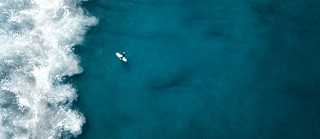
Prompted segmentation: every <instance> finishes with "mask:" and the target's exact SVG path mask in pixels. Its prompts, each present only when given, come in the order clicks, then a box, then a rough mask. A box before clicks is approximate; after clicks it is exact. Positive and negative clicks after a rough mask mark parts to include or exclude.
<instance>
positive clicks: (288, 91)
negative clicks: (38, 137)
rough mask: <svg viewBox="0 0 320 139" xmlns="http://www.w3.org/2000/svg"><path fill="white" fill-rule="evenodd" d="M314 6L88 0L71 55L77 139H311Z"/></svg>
mask: <svg viewBox="0 0 320 139" xmlns="http://www.w3.org/2000/svg"><path fill="white" fill-rule="evenodd" d="M318 6H319V3H318V2H315V1H311V0H310V1H291V2H279V1H274V0H270V1H262V0H261V1H253V0H252V1H246V0H242V1H232V0H228V1H206V0H198V1H194V0H173V1H165V0H153V1H142V0H135V1H129V0H121V1H119V0H117V1H116V0H109V1H105V0H91V1H89V2H86V3H85V4H84V7H85V8H86V9H87V10H88V11H89V12H90V13H91V14H92V15H94V16H96V17H97V18H99V21H100V22H99V24H98V25H97V26H96V27H93V28H91V30H90V31H89V33H88V34H87V35H86V40H85V44H84V45H79V46H77V47H76V53H77V54H79V56H80V57H81V66H82V67H83V69H84V72H83V73H82V74H80V75H77V76H75V77H74V78H72V81H73V82H75V84H76V86H77V87H76V88H77V89H78V90H79V91H78V94H79V97H78V101H77V102H76V103H75V106H76V107H77V108H78V109H79V110H80V111H81V112H83V113H84V116H85V117H86V122H87V123H86V124H84V127H83V133H82V134H81V135H80V136H79V137H78V138H80V139H87V138H155V139H156V138H159V139H163V138H181V139H187V138H190V139H191V138H192V139H193V138H318V137H319V136H320V133H319V130H318V129H319V128H320V125H319V112H318V109H319V102H318V99H319V93H318V92H319V90H320V88H319V87H318V86H319V85H318V84H319V77H320V75H319V72H318V67H319V61H320V59H319V55H318V54H319V50H320V49H319V41H318V38H319V37H320V35H319V21H320V18H319V15H318V13H319V11H320V9H319V8H318ZM122 51H125V52H126V57H127V59H128V62H127V63H124V62H122V61H119V59H118V58H117V57H116V56H115V53H116V52H120V53H121V52H122Z"/></svg>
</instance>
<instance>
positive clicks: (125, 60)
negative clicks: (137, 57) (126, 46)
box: [116, 53, 127, 62]
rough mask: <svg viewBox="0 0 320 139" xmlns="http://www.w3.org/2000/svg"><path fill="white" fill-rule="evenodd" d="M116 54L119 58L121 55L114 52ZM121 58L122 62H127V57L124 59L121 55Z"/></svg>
mask: <svg viewBox="0 0 320 139" xmlns="http://www.w3.org/2000/svg"><path fill="white" fill-rule="evenodd" d="M116 55H117V56H118V57H119V58H120V57H121V56H122V55H121V54H119V53H116ZM122 60H123V61H124V62H127V59H126V58H125V57H123V58H122Z"/></svg>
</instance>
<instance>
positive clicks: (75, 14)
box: [0, 0, 98, 139]
mask: <svg viewBox="0 0 320 139" xmlns="http://www.w3.org/2000/svg"><path fill="white" fill-rule="evenodd" d="M80 2H81V0H12V1H11V0H0V6H1V8H0V23H1V24H0V138H1V139H6V138H15V139H24V138H25V139H27V138H28V139H29V138H51V139H54V138H70V137H71V136H77V135H79V134H81V131H82V129H81V127H82V125H83V124H84V122H85V118H84V116H83V115H82V114H81V113H79V112H77V111H76V110H72V109H71V108H70V107H71V105H72V102H73V100H75V99H76V98H77V94H76V89H75V88H73V87H72V85H70V84H61V83H59V81H61V78H62V77H63V76H72V75H74V74H79V73H81V72H82V68H81V67H80V66H79V60H78V58H77V56H76V55H75V54H74V53H73V52H72V47H73V46H74V45H76V44H80V43H81V42H82V41H83V37H84V35H85V33H86V31H87V30H88V26H94V25H96V24H97V22H98V21H97V19H96V18H95V17H90V16H87V15H86V14H85V13H84V11H83V9H82V8H81V7H78V6H77V5H79V3H80ZM57 82H58V83H57Z"/></svg>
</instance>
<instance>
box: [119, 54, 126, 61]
mask: <svg viewBox="0 0 320 139" xmlns="http://www.w3.org/2000/svg"><path fill="white" fill-rule="evenodd" d="M125 54H126V53H125V52H123V53H122V55H121V57H120V60H122V58H124V55H125Z"/></svg>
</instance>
